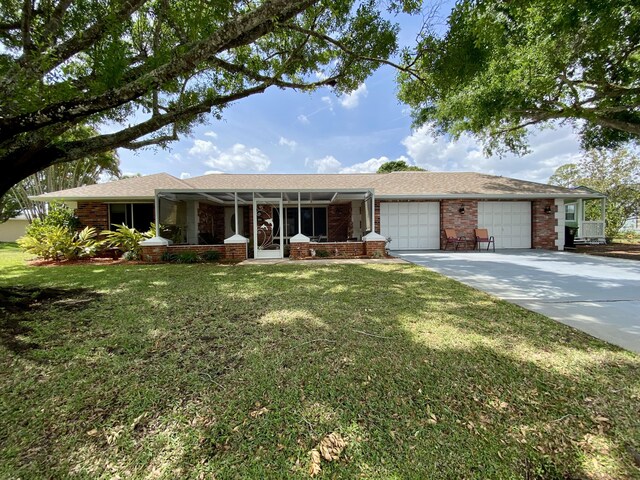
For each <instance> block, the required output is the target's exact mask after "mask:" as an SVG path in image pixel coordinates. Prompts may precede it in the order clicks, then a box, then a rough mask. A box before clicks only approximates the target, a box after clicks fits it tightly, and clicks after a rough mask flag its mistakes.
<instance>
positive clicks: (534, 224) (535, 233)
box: [531, 198, 558, 250]
mask: <svg viewBox="0 0 640 480" xmlns="http://www.w3.org/2000/svg"><path fill="white" fill-rule="evenodd" d="M546 207H549V208H550V209H551V212H550V213H545V211H544V209H545V208H546ZM556 211H557V207H556V205H555V202H554V200H553V199H552V198H545V199H540V200H533V201H532V202H531V246H532V247H533V248H542V249H545V250H557V249H558V247H557V245H556V239H557V238H558V233H557V232H556V216H555V213H556Z"/></svg>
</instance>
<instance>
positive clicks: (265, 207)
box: [253, 197, 284, 258]
mask: <svg viewBox="0 0 640 480" xmlns="http://www.w3.org/2000/svg"><path fill="white" fill-rule="evenodd" d="M281 212H282V197H280V198H259V199H258V198H256V199H254V201H253V256H254V258H283V257H284V255H283V251H284V245H283V236H282V228H281V225H282V218H281Z"/></svg>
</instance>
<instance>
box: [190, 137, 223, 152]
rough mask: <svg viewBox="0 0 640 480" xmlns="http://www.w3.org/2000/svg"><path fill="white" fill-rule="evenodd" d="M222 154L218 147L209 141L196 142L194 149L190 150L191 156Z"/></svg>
mask: <svg viewBox="0 0 640 480" xmlns="http://www.w3.org/2000/svg"><path fill="white" fill-rule="evenodd" d="M218 153H220V150H218V147H216V146H215V145H214V144H213V142H210V141H208V140H194V142H193V147H191V148H190V149H189V155H212V154H213V155H216V154H218Z"/></svg>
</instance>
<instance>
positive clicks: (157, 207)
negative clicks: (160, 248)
mask: <svg viewBox="0 0 640 480" xmlns="http://www.w3.org/2000/svg"><path fill="white" fill-rule="evenodd" d="M153 201H154V203H155V207H154V208H155V209H156V218H155V221H156V237H159V236H160V196H159V195H158V193H157V192H156V195H155V198H154V200H153Z"/></svg>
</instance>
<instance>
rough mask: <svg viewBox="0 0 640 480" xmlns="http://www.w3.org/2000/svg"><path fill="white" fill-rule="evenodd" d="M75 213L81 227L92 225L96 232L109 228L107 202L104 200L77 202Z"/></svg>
mask: <svg viewBox="0 0 640 480" xmlns="http://www.w3.org/2000/svg"><path fill="white" fill-rule="evenodd" d="M74 213H75V215H76V217H78V219H79V220H80V224H81V226H82V228H84V227H94V228H95V229H96V230H98V232H101V231H102V230H109V204H107V203H104V202H78V207H77V208H76V209H75V212H74Z"/></svg>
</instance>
